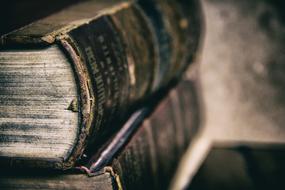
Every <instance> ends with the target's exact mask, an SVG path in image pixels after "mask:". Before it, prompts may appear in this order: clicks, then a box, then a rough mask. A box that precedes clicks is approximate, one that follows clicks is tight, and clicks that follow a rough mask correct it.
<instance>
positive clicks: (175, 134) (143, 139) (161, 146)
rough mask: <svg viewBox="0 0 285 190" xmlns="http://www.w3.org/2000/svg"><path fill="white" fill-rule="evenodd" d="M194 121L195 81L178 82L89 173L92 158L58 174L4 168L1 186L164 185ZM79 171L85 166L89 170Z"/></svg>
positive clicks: (196, 107)
mask: <svg viewBox="0 0 285 190" xmlns="http://www.w3.org/2000/svg"><path fill="white" fill-rule="evenodd" d="M199 122H200V108H199V104H198V95H197V91H196V83H195V82H193V81H189V80H187V81H183V82H181V83H180V84H179V85H178V87H177V88H176V89H175V90H172V91H171V92H170V94H169V95H168V97H167V98H165V99H164V100H163V101H162V102H161V103H160V104H159V105H158V107H156V109H155V111H154V112H153V113H152V114H151V115H150V116H149V117H148V118H147V119H145V120H144V121H143V123H142V124H139V127H138V129H137V130H136V131H135V133H134V135H131V136H130V138H129V139H128V140H127V141H126V142H127V143H126V144H125V145H124V146H123V148H122V149H121V150H119V151H117V152H116V153H115V154H112V155H114V156H113V157H112V159H111V160H110V161H109V162H108V163H106V165H104V166H103V167H102V168H103V169H102V168H101V169H100V168H99V169H98V170H94V171H93V172H92V171H91V170H92V165H94V160H91V163H89V164H87V165H85V168H86V169H85V170H82V168H83V167H80V168H81V169H79V170H76V169H74V170H69V171H65V172H63V173H59V172H51V173H48V172H47V173H48V174H45V175H43V174H42V173H41V172H43V171H40V172H34V173H31V170H28V171H27V170H23V171H21V172H19V170H17V171H16V172H11V170H9V172H7V173H5V172H4V173H3V172H2V175H1V177H0V188H1V189H14V188H18V189H37V188H46V189H82V188H84V189H93V188H94V189H104V188H107V189H112V188H114V189H118V188H119V189H120V188H122V189H166V188H167V187H168V185H169V182H170V180H171V178H172V175H173V174H174V171H175V169H176V166H177V164H178V163H179V160H180V157H181V155H182V154H183V153H184V151H185V149H186V148H187V146H188V145H189V143H190V142H191V139H192V138H193V136H194V135H195V133H196V131H197V130H198V127H199V126H200V123H199ZM109 151H112V150H109ZM95 161H96V160H95ZM95 163H96V162H95ZM88 170H89V171H88ZM83 171H88V173H89V175H87V174H86V173H82V172H83ZM90 171H91V172H90ZM80 185H82V186H81V187H80Z"/></svg>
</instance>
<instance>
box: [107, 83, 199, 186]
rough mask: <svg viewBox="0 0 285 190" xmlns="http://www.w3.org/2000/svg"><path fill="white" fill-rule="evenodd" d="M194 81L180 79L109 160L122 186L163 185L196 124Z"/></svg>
mask: <svg viewBox="0 0 285 190" xmlns="http://www.w3.org/2000/svg"><path fill="white" fill-rule="evenodd" d="M195 89H196V87H195V84H194V83H193V82H191V81H183V82H182V83H181V84H180V85H179V86H178V88H177V89H175V90H172V91H171V92H170V95H169V96H168V97H167V98H166V99H164V100H163V101H162V103H160V104H159V106H158V107H157V109H156V110H155V111H154V113H153V114H152V115H151V117H150V118H149V119H147V120H145V121H144V123H143V124H142V126H141V127H140V128H139V130H138V131H137V132H136V133H135V135H134V136H133V137H132V138H131V140H130V141H129V143H128V144H127V146H126V147H125V148H124V149H123V150H122V152H121V153H119V155H118V156H117V157H116V158H115V159H114V161H113V162H112V167H113V168H114V171H115V172H116V173H117V174H118V175H119V176H120V179H121V182H122V186H123V188H124V189H166V188H167V187H168V185H169V182H170V180H171V178H172V175H173V174H174V172H175V169H176V166H177V164H178V163H179V159H180V158H181V156H182V154H183V152H184V151H185V150H186V148H187V146H188V144H189V143H190V142H191V139H192V137H193V135H194V134H195V133H196V131H197V129H198V127H199V121H200V120H199V117H200V115H199V105H198V101H197V98H198V97H197V94H196V90H195Z"/></svg>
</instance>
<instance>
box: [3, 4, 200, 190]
mask: <svg viewBox="0 0 285 190" xmlns="http://www.w3.org/2000/svg"><path fill="white" fill-rule="evenodd" d="M201 33H202V16H201V8H200V4H199V2H198V1H196V0H188V1H187V0H179V1H178V0H177V1H175V0H167V1H166V0H138V1H131V0H129V1H128V0H121V1H112V0H90V1H82V2H78V3H76V4H74V5H71V6H68V7H66V8H64V9H62V10H61V11H58V12H56V13H53V14H50V15H49V16H47V17H44V18H42V19H40V20H38V21H35V22H33V23H31V24H28V25H26V26H24V27H21V28H19V29H16V30H14V31H12V32H10V33H7V34H5V35H3V36H1V51H0V166H1V177H0V189H166V188H168V187H169V185H170V181H171V179H172V178H173V175H174V173H175V170H176V168H177V166H178V163H179V160H180V158H181V156H182V155H183V153H184V152H185V150H186V149H187V147H188V145H189V144H190V143H191V140H192V139H193V135H194V134H195V133H196V131H197V130H198V128H199V126H200V118H201V115H200V107H199V106H200V104H199V98H198V97H199V95H198V92H197V88H198V86H199V83H198V82H197V81H198V80H197V77H196V71H197V64H195V62H196V61H195V58H196V57H197V55H198V52H199V43H200V41H201V40H200V39H201ZM189 65H190V67H189Z"/></svg>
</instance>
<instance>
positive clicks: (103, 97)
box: [85, 46, 106, 126]
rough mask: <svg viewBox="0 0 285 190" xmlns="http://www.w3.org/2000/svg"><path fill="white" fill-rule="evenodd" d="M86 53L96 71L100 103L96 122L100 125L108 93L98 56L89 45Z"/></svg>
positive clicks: (98, 101) (98, 103)
mask: <svg viewBox="0 0 285 190" xmlns="http://www.w3.org/2000/svg"><path fill="white" fill-rule="evenodd" d="M85 53H86V55H87V59H88V61H89V63H90V66H91V67H92V70H93V71H94V73H93V74H94V76H93V77H94V79H95V83H96V88H97V97H96V98H97V105H98V119H97V122H96V125H97V126H99V125H100V124H101V122H102V117H103V114H104V108H103V106H104V103H105V100H106V94H105V86H104V81H103V77H102V74H101V73H100V71H99V68H98V65H97V63H96V58H95V55H94V53H93V51H92V48H91V47H90V46H89V47H87V48H85Z"/></svg>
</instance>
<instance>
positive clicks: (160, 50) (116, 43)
mask: <svg viewBox="0 0 285 190" xmlns="http://www.w3.org/2000/svg"><path fill="white" fill-rule="evenodd" d="M152 3H154V5H155V6H157V7H159V9H158V8H157V9H156V10H155V11H156V14H158V15H160V17H159V18H158V20H159V21H155V20H154V18H153V17H152V16H151V15H150V13H147V12H146V11H145V10H146V8H144V6H143V5H142V4H139V3H138V4H137V3H122V4H120V6H121V7H120V8H118V10H116V11H113V12H111V13H107V14H105V15H103V16H100V17H98V18H96V19H95V20H93V21H91V22H89V23H87V24H84V25H82V26H80V27H78V28H76V29H73V30H71V31H70V32H68V33H67V35H66V36H65V38H64V39H61V43H62V44H63V47H65V48H66V47H67V46H69V47H70V48H68V49H67V51H68V52H69V53H71V51H73V52H75V54H76V55H74V56H73V57H75V58H77V60H75V59H74V58H73V60H74V62H76V61H77V62H79V64H81V67H84V68H85V69H83V70H85V72H83V73H85V75H86V78H87V80H85V82H86V81H87V84H86V85H85V86H88V93H87V94H89V95H88V96H89V98H87V100H83V102H90V105H89V107H90V110H91V111H90V114H85V115H86V117H84V118H86V120H85V121H84V122H83V124H85V126H83V127H82V129H83V132H82V133H81V134H82V135H81V137H80V138H81V142H84V140H82V139H84V138H87V136H90V137H92V138H90V139H89V145H90V146H89V147H91V145H93V144H94V143H93V142H94V141H97V142H98V141H99V140H98V139H99V138H102V136H104V134H107V133H109V134H110V133H111V132H110V131H114V130H116V128H118V126H119V123H121V122H122V121H123V119H125V118H124V117H126V115H127V113H128V112H129V111H130V110H131V109H132V107H134V106H135V105H136V104H138V103H139V102H143V100H145V99H147V98H148V97H149V96H150V95H151V94H152V93H153V92H154V91H157V89H159V88H161V87H163V86H165V85H166V84H168V83H169V81H170V80H171V79H173V78H174V77H175V76H178V75H181V72H182V68H183V69H184V68H186V66H187V65H188V63H189V62H186V61H184V57H185V56H186V55H185V54H187V45H188V44H187V43H186V42H187V40H188V38H192V37H194V38H195V37H197V36H190V37H189V36H188V34H187V31H186V29H187V27H188V25H187V26H184V25H181V24H179V23H178V24H177V19H178V20H179V21H180V22H181V19H184V17H183V15H182V14H183V11H182V10H181V8H180V7H178V6H179V5H180V4H178V3H174V2H173V5H175V6H173V7H172V4H171V3H165V2H163V1H157V2H152ZM193 14H200V12H199V11H197V12H194V13H193ZM155 22H160V25H162V26H163V28H164V29H163V28H162V30H163V31H160V30H159V29H158V26H155ZM187 23H188V22H187ZM192 27H196V26H192ZM160 33H163V35H164V36H163V37H162V38H163V39H160ZM165 39H166V42H163V41H164V40H165ZM64 40H66V42H67V43H65V44H67V45H64V43H63V41H64ZM193 40H195V41H199V38H196V39H193ZM164 49H167V50H164ZM170 49H171V50H170ZM194 49H195V48H194ZM195 50H196V49H195ZM169 52H171V54H170V55H169V54H168V53H169ZM168 56H170V57H168ZM78 57H79V60H78ZM164 61H165V62H164ZM162 68H163V69H162ZM178 73H179V74H178ZM77 75H82V72H78V71H77ZM80 86H82V85H80ZM86 89H87V88H86V87H85V90H82V91H85V92H86ZM126 108H128V110H126ZM83 115H84V114H83ZM88 115H89V118H88ZM91 126H92V127H91ZM90 134H91V135H90ZM79 143H80V142H79ZM82 146H86V144H83V143H82ZM78 147H80V146H78ZM78 150H79V151H78V153H79V152H80V150H83V149H82V148H78ZM76 151H77V150H75V152H76ZM81 153H82V152H81Z"/></svg>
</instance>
